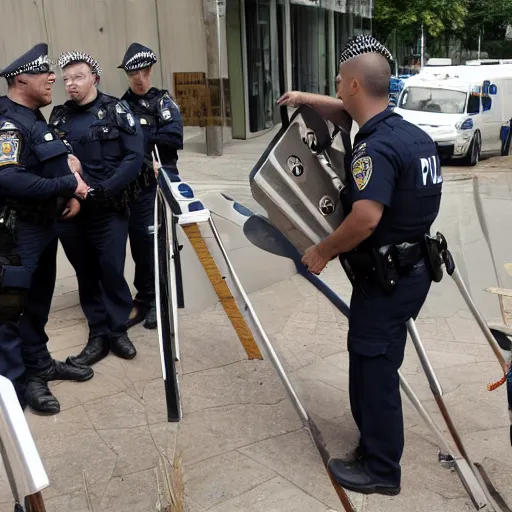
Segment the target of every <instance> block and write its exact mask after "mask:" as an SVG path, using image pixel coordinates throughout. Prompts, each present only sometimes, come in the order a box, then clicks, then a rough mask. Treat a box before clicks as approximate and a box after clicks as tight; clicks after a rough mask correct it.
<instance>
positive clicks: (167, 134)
mask: <svg viewBox="0 0 512 512" xmlns="http://www.w3.org/2000/svg"><path fill="white" fill-rule="evenodd" d="M156 62H157V58H156V55H155V53H154V52H153V50H151V49H150V48H148V47H147V46H143V45H141V44H139V43H132V44H131V45H130V46H129V47H128V49H127V50H126V53H125V55H124V58H123V62H122V63H121V65H120V66H118V67H119V68H121V69H123V70H124V71H125V72H126V75H127V77H128V82H129V89H128V91H126V93H125V94H124V96H123V97H122V99H123V100H125V101H126V102H128V104H129V105H130V108H131V110H132V112H133V113H134V114H135V115H136V116H137V118H138V119H139V122H140V125H141V127H142V131H143V132H144V164H143V166H142V172H141V174H140V176H139V180H138V184H139V187H140V192H139V196H138V198H137V199H136V200H135V201H134V202H133V203H132V204H131V206H130V231H129V236H130V247H131V251H132V256H133V260H134V261H135V279H134V285H135V288H136V290H137V295H136V296H135V299H134V308H133V309H132V312H131V314H130V320H129V322H128V327H131V326H133V325H135V324H138V323H140V322H142V321H143V320H145V322H144V327H145V328H146V329H155V328H156V309H155V278H154V255H153V251H154V248H153V235H152V234H151V231H150V227H151V226H153V224H154V206H155V196H156V178H155V175H154V172H153V165H152V152H153V149H154V146H155V145H156V146H157V147H158V152H159V155H160V159H161V161H162V165H163V166H164V167H166V168H167V169H168V170H170V171H171V173H172V172H175V173H176V174H177V173H178V170H177V167H176V163H177V161H178V150H180V149H183V120H182V117H181V113H180V109H179V107H178V105H177V104H176V103H175V102H174V101H173V99H172V98H171V96H170V94H169V92H168V91H166V90H163V89H157V88H155V87H151V74H152V71H153V65H154V64H155V63H156Z"/></svg>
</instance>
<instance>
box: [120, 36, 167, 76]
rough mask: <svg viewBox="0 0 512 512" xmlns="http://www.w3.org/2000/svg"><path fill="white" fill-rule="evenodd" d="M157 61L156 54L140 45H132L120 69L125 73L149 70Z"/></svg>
mask: <svg viewBox="0 0 512 512" xmlns="http://www.w3.org/2000/svg"><path fill="white" fill-rule="evenodd" d="M156 61H157V58H156V55H155V52H154V51H153V50H152V49H151V48H148V47H147V46H144V45H142V44H140V43H132V44H131V45H130V46H129V47H128V50H126V53H125V54H124V57H123V62H122V63H121V65H120V66H117V67H118V68H120V69H124V70H125V71H137V70H139V69H144V68H148V67H149V66H152V65H153V64H154V63H155V62H156Z"/></svg>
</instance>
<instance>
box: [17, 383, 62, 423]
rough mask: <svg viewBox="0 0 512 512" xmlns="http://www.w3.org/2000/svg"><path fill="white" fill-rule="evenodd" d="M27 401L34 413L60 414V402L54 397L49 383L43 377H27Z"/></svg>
mask: <svg viewBox="0 0 512 512" xmlns="http://www.w3.org/2000/svg"><path fill="white" fill-rule="evenodd" d="M25 400H26V402H27V404H28V405H30V407H32V409H34V411H37V412H42V413H44V414H57V413H59V412H60V404H59V401H58V400H57V399H56V398H55V397H54V396H53V395H52V393H51V391H50V389H49V388H48V382H47V381H46V380H44V379H43V378H41V377H38V376H35V375H31V376H28V377H27V391H26V392H25Z"/></svg>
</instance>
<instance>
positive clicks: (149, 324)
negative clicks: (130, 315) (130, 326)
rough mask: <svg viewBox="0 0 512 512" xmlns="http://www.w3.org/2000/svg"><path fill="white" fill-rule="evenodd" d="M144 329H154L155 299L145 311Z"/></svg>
mask: <svg viewBox="0 0 512 512" xmlns="http://www.w3.org/2000/svg"><path fill="white" fill-rule="evenodd" d="M144 327H145V328H146V329H156V327H157V323H156V304H155V301H153V302H152V303H151V305H150V306H149V309H148V312H147V313H146V321H145V322H144Z"/></svg>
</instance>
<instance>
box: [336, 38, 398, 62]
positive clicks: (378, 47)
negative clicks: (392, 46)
mask: <svg viewBox="0 0 512 512" xmlns="http://www.w3.org/2000/svg"><path fill="white" fill-rule="evenodd" d="M363 53H380V54H381V55H383V56H384V57H386V59H387V60H388V62H389V63H390V64H391V63H393V56H392V55H391V52H390V51H389V50H388V49H387V48H386V47H385V46H384V45H383V44H381V43H379V41H377V39H375V38H374V37H373V36H371V35H368V34H367V35H359V36H354V37H352V38H351V39H349V40H348V41H347V44H346V45H345V47H344V48H343V50H342V52H341V56H340V64H343V63H344V62H346V61H347V60H349V59H352V58H354V57H359V55H363Z"/></svg>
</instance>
